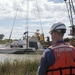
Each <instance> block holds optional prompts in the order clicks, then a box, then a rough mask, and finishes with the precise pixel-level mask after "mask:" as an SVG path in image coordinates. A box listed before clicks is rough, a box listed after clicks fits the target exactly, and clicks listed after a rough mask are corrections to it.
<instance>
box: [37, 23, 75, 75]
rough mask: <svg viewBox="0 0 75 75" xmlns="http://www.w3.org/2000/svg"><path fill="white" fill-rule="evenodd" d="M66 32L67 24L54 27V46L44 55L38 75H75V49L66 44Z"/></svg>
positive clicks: (51, 32) (52, 28) (52, 30)
mask: <svg viewBox="0 0 75 75" xmlns="http://www.w3.org/2000/svg"><path fill="white" fill-rule="evenodd" d="M65 32H66V26H65V24H63V23H61V22H58V23H55V24H53V25H52V27H51V29H50V34H51V38H52V43H53V45H52V46H50V47H49V48H47V49H46V50H45V51H44V53H43V54H42V58H41V62H40V65H39V68H38V75H75V48H74V47H73V46H71V45H68V44H66V43H65V42H64V40H63V37H64V34H65ZM73 68H74V69H73Z"/></svg>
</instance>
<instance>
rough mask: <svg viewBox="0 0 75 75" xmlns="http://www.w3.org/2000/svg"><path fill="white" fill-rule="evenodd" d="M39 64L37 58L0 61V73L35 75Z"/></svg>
mask: <svg viewBox="0 0 75 75" xmlns="http://www.w3.org/2000/svg"><path fill="white" fill-rule="evenodd" d="M38 66H39V59H38V60H34V61H31V60H25V61H19V60H18V61H17V60H16V61H14V62H12V63H10V61H6V62H4V63H0V75H37V69H38Z"/></svg>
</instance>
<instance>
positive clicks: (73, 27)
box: [64, 0, 75, 46]
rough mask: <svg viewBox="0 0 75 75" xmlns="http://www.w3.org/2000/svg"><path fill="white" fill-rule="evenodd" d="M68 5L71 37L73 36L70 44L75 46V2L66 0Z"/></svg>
mask: <svg viewBox="0 0 75 75" xmlns="http://www.w3.org/2000/svg"><path fill="white" fill-rule="evenodd" d="M64 1H65V3H66V8H67V11H68V17H69V21H70V25H71V26H70V28H71V29H70V35H71V36H72V38H71V40H70V43H71V44H72V45H73V46H75V24H74V15H75V8H74V1H73V0H64Z"/></svg>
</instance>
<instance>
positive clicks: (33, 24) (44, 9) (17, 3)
mask: <svg viewBox="0 0 75 75" xmlns="http://www.w3.org/2000/svg"><path fill="white" fill-rule="evenodd" d="M28 1H29V2H28ZM15 17H16V18H15ZM56 22H63V23H65V24H66V27H67V32H66V34H65V36H64V37H69V36H68V34H69V33H70V28H69V26H70V22H69V19H68V12H67V10H66V4H65V2H64V0H0V34H4V35H5V37H4V39H5V38H9V36H10V32H11V29H12V26H13V25H14V27H13V32H12V36H11V38H12V39H19V38H21V37H22V35H23V33H24V32H25V31H27V26H28V31H29V32H36V30H37V29H39V30H40V31H39V32H40V33H42V32H43V33H44V35H45V37H46V36H49V37H50V34H49V30H50V27H51V25H52V24H54V23H56ZM42 29H43V30H42ZM33 34H34V33H29V35H33Z"/></svg>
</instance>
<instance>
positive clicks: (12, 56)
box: [0, 54, 41, 62]
mask: <svg viewBox="0 0 75 75" xmlns="http://www.w3.org/2000/svg"><path fill="white" fill-rule="evenodd" d="M40 58H41V55H39V54H0V62H4V61H10V62H13V61H15V60H19V61H20V60H22V61H25V60H27V59H29V60H35V59H36V60H37V59H40Z"/></svg>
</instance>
